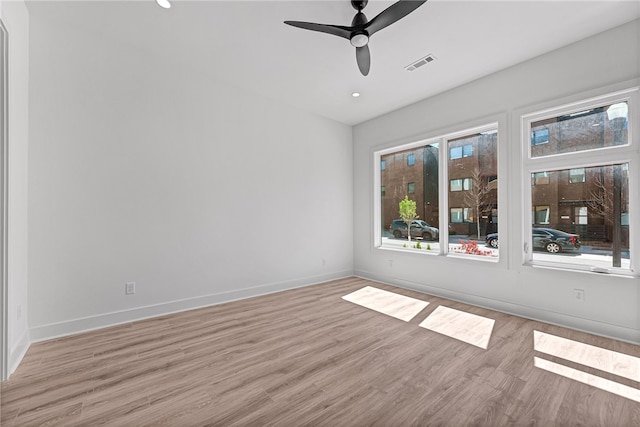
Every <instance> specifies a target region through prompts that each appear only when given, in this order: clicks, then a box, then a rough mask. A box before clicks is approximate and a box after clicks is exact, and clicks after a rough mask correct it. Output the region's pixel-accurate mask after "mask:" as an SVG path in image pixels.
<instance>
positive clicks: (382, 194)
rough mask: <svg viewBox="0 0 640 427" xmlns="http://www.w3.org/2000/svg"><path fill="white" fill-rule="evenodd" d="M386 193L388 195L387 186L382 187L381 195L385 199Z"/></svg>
mask: <svg viewBox="0 0 640 427" xmlns="http://www.w3.org/2000/svg"><path fill="white" fill-rule="evenodd" d="M386 193H387V189H386V188H385V186H384V185H382V186H380V195H381V196H382V197H384V196H385V195H386Z"/></svg>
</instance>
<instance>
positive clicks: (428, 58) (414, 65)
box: [404, 54, 436, 71]
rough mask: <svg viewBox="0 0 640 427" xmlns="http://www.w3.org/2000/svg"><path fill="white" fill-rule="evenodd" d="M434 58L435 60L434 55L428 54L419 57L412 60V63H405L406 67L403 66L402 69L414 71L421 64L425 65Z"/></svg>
mask: <svg viewBox="0 0 640 427" xmlns="http://www.w3.org/2000/svg"><path fill="white" fill-rule="evenodd" d="M435 60H436V57H435V56H433V55H431V54H429V55H427V56H425V57H424V58H420V59H418V60H417V61H415V62H413V63H412V64H409V65H407V66H406V67H404V69H405V70H407V71H414V70H417V69H418V68H420V67H422V66H423V65H427V64H428V63H429V62H433V61H435Z"/></svg>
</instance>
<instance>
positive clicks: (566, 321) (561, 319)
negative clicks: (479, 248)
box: [354, 270, 640, 344]
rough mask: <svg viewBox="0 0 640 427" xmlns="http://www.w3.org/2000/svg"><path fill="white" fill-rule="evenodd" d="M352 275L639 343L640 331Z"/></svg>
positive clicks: (366, 273)
mask: <svg viewBox="0 0 640 427" xmlns="http://www.w3.org/2000/svg"><path fill="white" fill-rule="evenodd" d="M354 274H355V275H356V276H357V277H360V278H363V279H368V280H372V281H375V282H379V283H383V284H386V285H391V286H397V287H399V288H404V289H409V290H412V291H418V292H423V293H426V294H430V295H433V296H438V297H442V298H447V299H450V300H453V301H459V302H463V303H467V304H471V305H475V306H477V307H482V308H487V309H490V310H496V311H499V312H501V313H506V314H511V315H514V316H519V317H524V318H526V319H530V320H537V321H540V322H545V323H550V324H552V325H557V326H562V327H565V328H569V329H575V330H577V331H581V332H586V333H589V334H594V335H599V336H602V337H606V338H611V339H615V340H620V341H625V342H629V343H632V344H640V332H638V330H637V329H632V328H628V327H625V326H620V325H614V324H610V323H604V322H598V321H595V320H591V319H585V318H581V317H575V316H571V315H567V314H564V313H558V312H554V311H549V310H545V309H541V308H537V307H531V306H527V305H522V304H516V303H512V302H507V301H500V300H495V299H491V298H485V297H482V296H478V295H472V294H467V293H463V292H458V291H455V290H451V289H446V288H439V287H435V286H430V285H427V284H424V283H418V282H413V281H409V280H403V279H398V278H396V277H390V276H385V275H381V274H377V273H372V272H369V271H365V270H355V272H354Z"/></svg>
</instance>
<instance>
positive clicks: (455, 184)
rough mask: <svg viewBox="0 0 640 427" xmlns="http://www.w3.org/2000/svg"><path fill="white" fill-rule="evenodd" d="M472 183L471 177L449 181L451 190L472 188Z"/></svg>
mask: <svg viewBox="0 0 640 427" xmlns="http://www.w3.org/2000/svg"><path fill="white" fill-rule="evenodd" d="M472 185H473V181H472V180H471V178H462V179H452V180H451V181H449V191H462V190H465V191H466V190H471V187H472Z"/></svg>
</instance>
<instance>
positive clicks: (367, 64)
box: [356, 45, 371, 76]
mask: <svg viewBox="0 0 640 427" xmlns="http://www.w3.org/2000/svg"><path fill="white" fill-rule="evenodd" d="M356 62H357V63H358V68H359V69H360V72H361V73H362V75H363V76H366V75H367V74H369V68H371V55H370V53H369V46H367V45H365V46H362V47H357V48H356Z"/></svg>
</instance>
